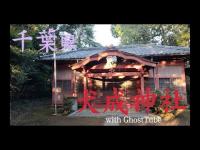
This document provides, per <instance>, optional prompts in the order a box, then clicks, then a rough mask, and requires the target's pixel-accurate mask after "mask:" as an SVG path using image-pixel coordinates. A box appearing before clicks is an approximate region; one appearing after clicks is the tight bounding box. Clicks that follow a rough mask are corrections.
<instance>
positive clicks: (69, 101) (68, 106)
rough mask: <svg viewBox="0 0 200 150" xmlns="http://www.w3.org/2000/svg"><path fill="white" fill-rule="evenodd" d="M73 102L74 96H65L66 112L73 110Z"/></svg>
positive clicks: (64, 107)
mask: <svg viewBox="0 0 200 150" xmlns="http://www.w3.org/2000/svg"><path fill="white" fill-rule="evenodd" d="M73 103H74V100H73V99H72V98H67V97H64V102H63V109H64V112H63V113H64V114H69V113H70V112H71V111H72V105H73Z"/></svg>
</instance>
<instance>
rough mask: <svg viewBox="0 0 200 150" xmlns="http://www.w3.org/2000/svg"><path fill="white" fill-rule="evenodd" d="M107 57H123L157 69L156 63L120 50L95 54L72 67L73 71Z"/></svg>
mask: <svg viewBox="0 0 200 150" xmlns="http://www.w3.org/2000/svg"><path fill="white" fill-rule="evenodd" d="M107 56H118V57H122V58H124V59H130V60H134V61H137V62H138V63H140V64H144V65H147V66H151V67H156V63H155V62H152V61H150V60H147V59H144V58H142V57H139V56H136V55H133V54H131V53H126V52H121V51H118V50H115V51H111V50H107V51H103V52H101V53H99V54H95V55H92V56H90V57H87V58H85V59H84V60H82V61H80V62H78V63H76V64H74V65H72V69H73V70H74V69H78V68H81V67H83V66H85V65H86V64H88V63H89V62H91V61H99V60H100V59H102V58H103V57H107Z"/></svg>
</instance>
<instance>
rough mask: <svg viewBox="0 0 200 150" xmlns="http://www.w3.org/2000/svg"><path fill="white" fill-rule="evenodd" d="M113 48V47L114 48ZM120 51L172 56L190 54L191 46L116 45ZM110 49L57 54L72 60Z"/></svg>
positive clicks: (89, 49) (139, 54)
mask: <svg viewBox="0 0 200 150" xmlns="http://www.w3.org/2000/svg"><path fill="white" fill-rule="evenodd" d="M112 49H113V48H112ZM114 49H117V50H119V51H124V52H128V53H131V54H135V55H138V56H141V57H146V56H170V55H189V54H190V48H189V47H179V46H164V45H155V44H134V45H125V46H118V47H114ZM105 50H108V47H91V48H82V49H78V50H73V51H68V52H62V53H59V54H56V59H57V60H70V59H83V58H85V57H88V56H91V55H94V54H97V53H100V52H102V51H105ZM41 59H42V60H52V59H53V55H46V56H41Z"/></svg>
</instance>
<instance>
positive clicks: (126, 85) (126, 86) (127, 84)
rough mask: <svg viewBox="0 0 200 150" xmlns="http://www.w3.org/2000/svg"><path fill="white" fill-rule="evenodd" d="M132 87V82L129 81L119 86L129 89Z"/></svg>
mask: <svg viewBox="0 0 200 150" xmlns="http://www.w3.org/2000/svg"><path fill="white" fill-rule="evenodd" d="M132 85H133V82H131V81H124V82H123V83H122V84H121V87H122V88H129V87H131V86H132Z"/></svg>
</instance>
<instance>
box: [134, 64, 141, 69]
mask: <svg viewBox="0 0 200 150" xmlns="http://www.w3.org/2000/svg"><path fill="white" fill-rule="evenodd" d="M134 68H135V69H141V68H142V65H134Z"/></svg>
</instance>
